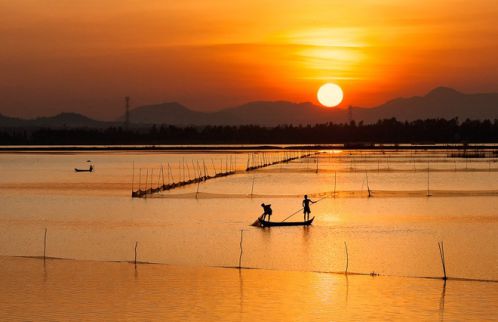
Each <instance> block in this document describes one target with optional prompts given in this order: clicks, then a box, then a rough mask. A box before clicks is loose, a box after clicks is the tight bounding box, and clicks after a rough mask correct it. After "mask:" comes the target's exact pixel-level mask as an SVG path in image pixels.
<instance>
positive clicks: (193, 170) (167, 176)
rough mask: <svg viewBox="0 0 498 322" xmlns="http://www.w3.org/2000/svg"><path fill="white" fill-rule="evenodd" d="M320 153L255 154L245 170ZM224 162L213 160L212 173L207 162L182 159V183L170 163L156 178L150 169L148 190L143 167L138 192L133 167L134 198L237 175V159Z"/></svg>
mask: <svg viewBox="0 0 498 322" xmlns="http://www.w3.org/2000/svg"><path fill="white" fill-rule="evenodd" d="M316 153H317V152H314V153H310V152H301V151H296V152H294V151H292V152H291V151H289V152H288V151H286V152H283V153H271V152H270V153H268V152H260V153H251V154H249V155H248V158H247V166H246V170H245V171H253V170H257V169H261V168H264V167H269V166H272V165H276V164H279V163H287V162H290V161H293V160H297V159H300V158H307V157H310V156H312V155H313V154H316ZM224 161H225V162H223V160H221V162H220V167H219V168H216V166H215V162H214V160H212V159H211V165H212V168H213V172H214V174H210V171H209V169H208V166H206V162H205V161H204V160H202V161H201V162H200V161H197V162H194V161H191V163H190V164H191V166H190V165H189V162H188V161H187V162H185V159H182V162H181V163H180V165H179V172H180V173H179V175H178V177H179V179H177V180H178V181H175V178H174V174H173V170H172V168H171V165H170V164H169V163H167V164H166V166H165V167H164V166H163V165H161V166H160V167H159V168H157V169H156V171H157V172H156V175H154V169H150V171H149V169H145V182H144V184H145V188H143V187H142V177H143V172H144V171H142V170H143V169H141V168H140V169H138V189H137V190H135V165H133V174H132V177H133V178H132V184H131V196H132V198H146V197H148V196H150V195H152V194H154V193H159V192H162V191H167V190H172V189H175V188H180V187H185V186H188V185H191V184H197V185H199V184H200V183H201V182H204V181H207V180H210V179H215V178H221V177H226V176H230V175H234V174H235V173H236V172H237V159H236V158H235V157H233V156H230V157H226V158H225V160H224ZM218 170H219V171H218ZM213 172H212V173H213Z"/></svg>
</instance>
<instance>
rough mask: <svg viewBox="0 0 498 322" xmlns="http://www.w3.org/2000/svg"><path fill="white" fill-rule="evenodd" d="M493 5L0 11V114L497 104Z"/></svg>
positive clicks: (35, 0) (486, 0)
mask: <svg viewBox="0 0 498 322" xmlns="http://www.w3.org/2000/svg"><path fill="white" fill-rule="evenodd" d="M497 21H498V1H496V0H475V1H467V0H465V1H463V0H452V1H450V0H446V1H437V0H436V1H420V0H417V1H414V0H405V1H398V0H358V1H334V0H307V1H304V0H301V1H299V0H285V1H284V0H275V1H262V0H252V1H232V0H230V1H228V0H218V1H215V0H199V1H197V0H185V1H170V0H168V1H164V0H163V1H139V0H44V1H40V0H16V1H12V0H0V44H1V50H0V75H1V77H0V94H1V102H0V113H1V114H4V115H9V116H22V117H33V116H46V115H53V114H56V113H59V112H62V111H66V112H79V113H83V114H86V115H88V116H91V117H95V118H100V119H115V118H117V117H118V116H119V115H120V114H121V113H122V109H123V102H124V99H123V97H124V96H126V95H129V96H131V97H132V104H133V105H135V106H136V105H144V104H150V103H159V102H165V101H178V102H181V103H183V104H185V105H187V106H189V107H191V108H193V109H196V110H214V109H220V108H224V107H231V106H235V105H238V104H241V103H245V102H247V101H251V100H289V101H295V102H304V101H312V102H314V103H316V91H317V89H318V88H319V86H320V85H322V84H323V83H325V82H335V83H337V84H339V85H340V86H341V87H342V88H343V90H344V101H343V103H342V104H341V106H347V105H349V104H353V105H355V106H365V107H369V106H375V105H377V104H380V103H382V102H384V101H385V100H388V99H392V98H394V97H397V96H413V95H422V94H425V92H427V91H428V90H430V89H431V88H433V87H436V86H439V85H444V86H450V87H454V88H456V89H458V90H461V91H464V92H489V91H498V59H497V57H498V23H497Z"/></svg>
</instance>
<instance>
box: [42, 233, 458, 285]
mask: <svg viewBox="0 0 498 322" xmlns="http://www.w3.org/2000/svg"><path fill="white" fill-rule="evenodd" d="M243 233H244V230H243V229H241V230H240V243H239V247H240V253H239V265H238V266H237V267H235V268H238V269H243V268H248V267H243V266H242V254H243V241H244V234H243ZM134 246H135V247H134V253H135V256H134V260H133V261H132V263H134V264H135V265H137V263H138V264H140V263H141V262H140V261H137V258H138V241H136V242H135V245H134ZM438 248H439V255H440V258H441V266H442V269H443V276H442V277H441V279H443V280H445V281H446V280H447V279H448V276H447V275H446V259H445V256H444V244H443V242H442V241H441V242H438ZM344 250H345V253H346V263H345V270H344V274H348V273H349V271H348V269H349V252H348V245H347V244H346V242H344ZM47 258H50V257H47V228H45V234H44V237H43V260H44V261H45V260H46V259H47ZM370 275H371V276H377V275H379V274H378V273H375V272H372V273H370Z"/></svg>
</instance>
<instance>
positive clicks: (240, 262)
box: [239, 229, 244, 269]
mask: <svg viewBox="0 0 498 322" xmlns="http://www.w3.org/2000/svg"><path fill="white" fill-rule="evenodd" d="M243 239H244V230H243V229H241V230H240V255H239V269H241V268H242V252H243V249H242V242H243Z"/></svg>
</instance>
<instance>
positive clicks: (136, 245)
mask: <svg viewBox="0 0 498 322" xmlns="http://www.w3.org/2000/svg"><path fill="white" fill-rule="evenodd" d="M137 247H138V242H137V241H136V242H135V265H137Z"/></svg>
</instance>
